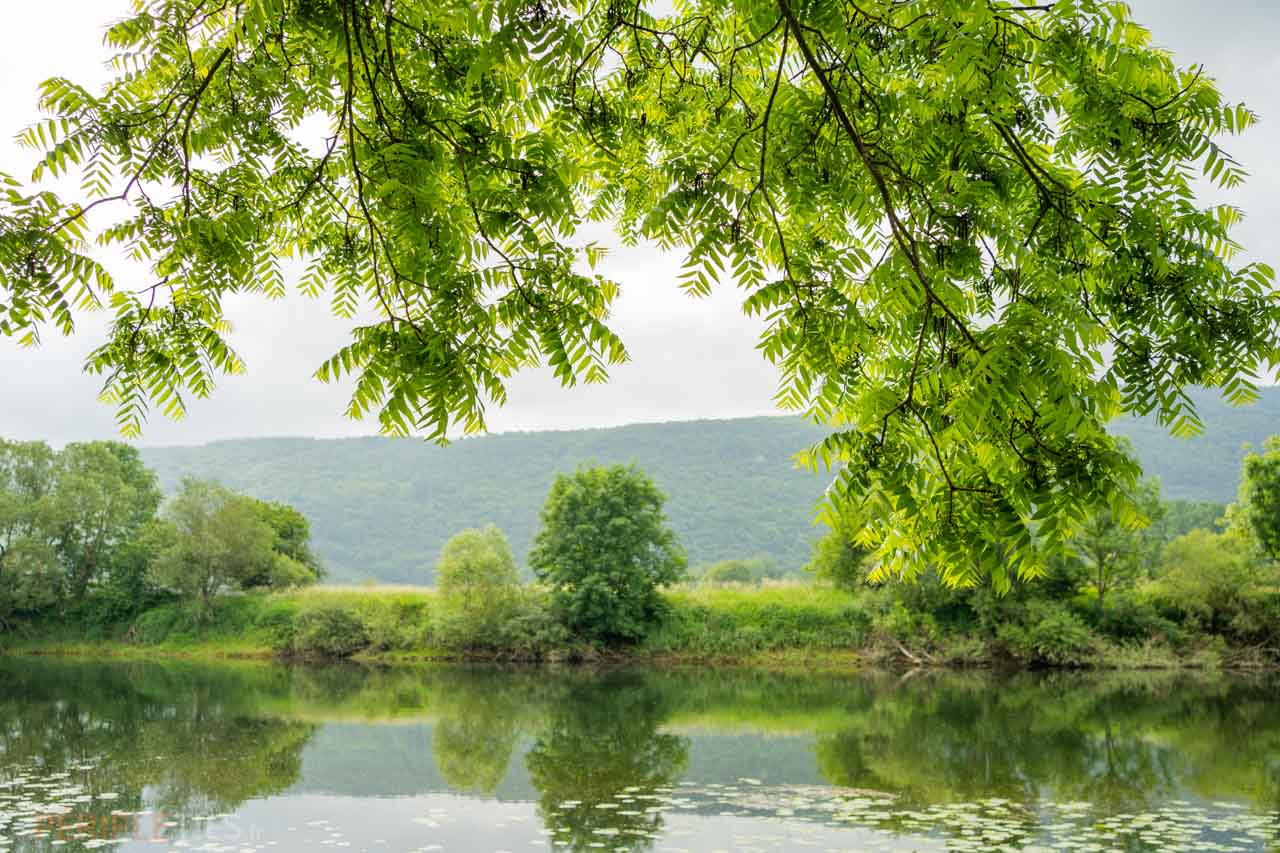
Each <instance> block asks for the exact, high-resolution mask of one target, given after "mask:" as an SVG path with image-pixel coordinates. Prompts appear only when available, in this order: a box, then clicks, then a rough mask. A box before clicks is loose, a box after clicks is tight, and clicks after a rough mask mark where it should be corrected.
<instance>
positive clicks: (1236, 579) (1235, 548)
mask: <svg viewBox="0 0 1280 853" xmlns="http://www.w3.org/2000/svg"><path fill="white" fill-rule="evenodd" d="M1161 570H1162V573H1163V574H1162V576H1161V578H1160V580H1159V581H1158V582H1157V583H1156V584H1154V585H1153V587H1152V594H1153V596H1154V597H1155V598H1156V600H1157V603H1158V604H1159V605H1160V606H1161V607H1162V608H1164V609H1165V611H1166V612H1169V613H1170V614H1171V615H1174V616H1177V617H1179V618H1181V619H1184V620H1189V621H1192V622H1193V623H1196V622H1198V623H1200V624H1202V625H1203V626H1204V627H1205V628H1206V629H1207V630H1208V631H1210V632H1211V633H1222V632H1224V631H1228V630H1229V629H1230V626H1231V625H1232V623H1233V622H1235V621H1236V620H1238V619H1241V618H1243V617H1245V616H1246V610H1247V606H1248V600H1249V598H1250V597H1251V596H1252V595H1253V594H1255V592H1256V591H1257V590H1258V589H1259V587H1260V586H1261V583H1262V580H1263V577H1262V576H1263V571H1262V566H1260V565H1259V563H1258V562H1257V560H1256V559H1255V558H1254V555H1253V554H1252V553H1250V549H1249V543H1248V541H1247V540H1246V539H1245V538H1244V537H1242V536H1240V535H1238V534H1237V533H1234V532H1227V533H1211V532H1209V531H1207V530H1193V531H1191V532H1190V533H1188V534H1186V535H1185V536H1179V537H1178V538H1177V539H1175V540H1173V541H1172V542H1170V543H1169V544H1168V546H1167V547H1166V548H1165V551H1164V556H1163V558H1162V559H1161Z"/></svg>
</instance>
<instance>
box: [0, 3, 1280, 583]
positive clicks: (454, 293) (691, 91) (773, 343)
mask: <svg viewBox="0 0 1280 853" xmlns="http://www.w3.org/2000/svg"><path fill="white" fill-rule="evenodd" d="M666 9H667V6H666V4H658V3H643V2H638V0H611V1H610V2H588V1H587V0H581V2H579V0H565V1H564V2H556V0H478V2H472V0H466V2H459V0H443V2H437V1H436V0H430V2H428V0H386V2H383V0H379V1H378V2H372V0H241V2H234V3H232V2H225V0H136V3H135V13H134V14H133V15H132V16H131V17H129V18H127V19H125V20H123V21H121V22H119V23H117V24H115V25H114V26H112V27H111V29H110V30H109V31H108V37H107V41H108V44H109V45H110V46H111V48H112V49H114V50H115V51H116V56H115V65H116V69H117V72H118V76H117V78H116V79H115V80H114V81H113V82H112V83H111V84H110V85H108V86H107V88H106V89H105V90H104V91H102V92H97V93H95V92H90V91H88V90H87V89H85V88H83V87H81V86H78V85H76V84H75V83H74V82H72V81H69V80H65V79H61V78H56V79H53V80H50V81H48V82H47V83H46V84H45V85H44V87H43V91H42V106H43V108H44V110H45V111H46V113H47V114H48V118H47V119H46V120H44V121H41V122H40V123H38V124H36V125H33V126H32V127H31V129H30V130H29V131H28V132H27V133H26V134H25V136H24V139H25V141H26V142H27V143H28V144H29V145H31V146H32V147H33V148H36V149H37V150H38V151H39V152H41V155H42V159H41V160H40V163H39V165H38V166H37V167H36V174H35V176H34V177H35V178H36V179H39V178H41V177H42V176H44V175H62V174H63V173H66V172H76V173H77V174H78V175H79V176H80V177H81V179H82V187H83V198H81V199H78V200H75V201H65V200H63V199H61V198H59V197H57V196H55V195H54V194H52V193H50V192H48V191H45V190H43V189H40V188H38V187H37V188H33V189H28V188H25V187H23V186H22V185H21V184H19V183H18V182H16V181H12V180H10V181H9V184H10V186H9V189H8V190H7V191H6V194H5V195H4V197H3V201H0V331H3V332H4V333H6V334H9V335H16V336H19V337H21V338H22V339H24V340H27V341H35V340H37V339H38V337H39V334H40V333H41V331H42V329H44V328H45V327H47V326H50V325H52V326H53V327H55V328H58V329H60V330H62V331H64V332H66V331H70V330H71V328H72V327H73V323H74V314H75V312H76V310H77V309H78V308H84V307H88V306H91V305H94V304H100V303H105V304H108V305H110V307H111V309H112V310H113V311H114V312H115V323H114V326H113V329H112V332H111V334H110V336H109V338H108V339H107V340H106V341H105V342H104V343H103V344H102V346H101V347H99V348H98V349H97V350H95V351H94V353H93V354H92V355H91V356H90V358H89V361H88V365H87V366H88V369H90V370H91V371H94V372H97V373H99V374H102V375H103V376H104V377H105V382H106V386H105V390H106V395H107V396H108V398H109V399H110V400H112V401H114V402H115V403H116V405H117V406H118V407H119V421H120V424H121V426H122V428H123V429H124V430H125V432H126V433H136V432H137V431H138V430H139V429H140V428H141V425H142V423H143V420H144V418H145V415H146V412H147V410H148V406H149V405H151V404H155V405H158V406H159V407H160V408H161V409H162V410H164V411H165V412H168V413H171V414H180V413H181V412H182V411H183V410H184V407H185V402H184V395H186V394H194V395H196V396H203V395H207V394H208V393H210V392H211V390H212V388H213V384H214V381H215V378H216V376H217V374H219V373H220V372H221V373H227V372H237V371H239V370H241V369H242V366H243V365H242V363H241V360H240V358H239V356H238V355H237V354H236V353H235V352H234V350H233V349H232V348H231V347H230V346H229V344H228V342H227V339H226V333H227V326H226V323H225V320H224V317H223V310H222V305H223V300H224V298H225V297H226V296H228V295H229V294H232V293H243V292H254V293H259V294H262V295H263V296H265V297H268V298H278V297H280V296H282V295H283V294H284V293H285V291H286V290H287V287H286V284H285V280H286V274H285V268H284V266H283V261H284V260H285V259H289V258H294V259H298V260H300V261H301V262H303V263H305V266H306V272H305V274H304V275H303V276H302V277H301V281H300V282H299V284H298V287H299V289H300V290H301V291H302V292H303V293H306V294H309V295H312V296H320V295H322V294H323V295H326V296H327V298H328V299H330V300H331V302H332V305H333V309H334V311H335V312H336V313H337V314H339V315H340V316H343V317H349V318H353V328H352V338H351V340H350V341H349V342H348V343H347V344H346V345H344V346H342V348H341V349H339V350H338V352H337V353H336V354H335V355H334V356H333V357H332V359H330V360H328V361H326V362H325V363H324V364H323V365H322V366H321V367H320V368H319V370H318V371H317V375H318V376H319V378H321V379H322V380H333V379H335V378H337V377H340V376H348V375H350V376H353V377H354V378H355V384H354V388H355V390H354V394H353V396H352V399H351V402H350V406H349V409H348V411H349V413H350V414H351V415H353V416H363V415H366V414H371V413H376V415H377V417H378V419H379V421H380V423H381V425H382V427H383V428H384V429H385V430H387V431H388V432H392V433H407V432H411V431H423V432H425V433H427V434H428V435H430V436H434V437H436V438H443V437H444V436H445V435H446V434H447V432H448V431H449V430H450V429H452V428H454V427H461V428H462V429H465V430H468V431H475V430H480V429H483V426H484V409H485V406H486V404H489V403H499V404H500V403H502V402H503V400H504V399H505V394H506V392H505V383H506V382H507V380H508V379H509V378H510V376H511V375H512V374H513V373H514V372H516V371H517V370H519V369H521V368H524V367H527V366H530V365H532V364H536V363H540V362H541V363H546V364H549V365H550V366H551V367H552V368H553V370H554V372H555V374H556V375H557V376H558V377H559V378H560V380H561V381H562V382H564V383H566V384H571V383H573V382H577V381H588V382H595V381H603V380H604V379H605V378H606V372H607V368H608V367H609V366H610V365H614V364H617V363H620V362H622V361H624V360H625V359H626V358H627V353H626V349H625V347H624V345H623V343H622V341H621V340H620V339H619V338H618V337H617V336H616V335H615V334H614V332H613V331H611V329H610V328H609V326H608V325H607V320H608V311H609V307H610V305H611V303H612V302H613V300H614V298H615V296H616V294H617V291H618V285H617V283H616V282H613V281H610V280H608V279H606V278H605V277H603V276H602V275H600V274H598V273H595V272H594V271H593V269H594V266H595V263H596V262H597V261H598V259H599V256H600V253H601V252H602V249H601V247H600V246H598V245H596V244H594V243H592V242H589V241H588V240H587V239H586V235H587V233H588V232H589V230H590V229H591V226H592V225H593V224H595V223H603V224H607V225H609V226H611V227H612V228H613V229H614V231H615V232H616V233H617V234H618V235H619V236H620V237H621V239H622V240H624V241H628V242H638V241H650V242H653V243H656V244H657V245H660V246H664V247H674V248H678V249H681V250H683V251H684V252H685V253H686V255H687V264H686V270H685V275H684V277H683V279H682V281H683V284H684V286H685V287H686V288H687V289H688V290H689V291H690V292H691V293H693V294H702V293H706V292H707V291H708V290H709V289H710V288H711V287H713V286H714V285H715V284H716V283H717V282H718V281H722V280H723V281H729V280H731V281H734V282H736V283H737V285H738V286H739V287H741V288H742V290H743V292H744V302H743V306H744V309H745V310H746V311H747V312H749V313H751V314H755V315H760V316H762V317H764V318H765V321H766V329H765V331H764V333H763V339H762V341H761V349H762V351H763V352H764V354H765V355H766V356H767V357H768V358H770V359H771V360H772V361H773V362H774V363H776V364H777V366H778V367H779V370H780V376H781V379H780V387H779V392H778V399H779V402H780V403H781V404H782V405H783V406H785V407H787V408H791V409H795V410H800V411H803V412H805V413H807V414H808V415H809V416H811V417H813V418H814V419H816V420H819V421H822V422H824V423H827V424H830V425H831V426H833V427H835V428H836V429H835V431H834V433H833V434H832V435H831V436H830V438H828V439H827V440H826V441H824V442H823V443H822V444H821V445H820V446H818V447H815V448H814V449H813V450H814V452H813V453H812V454H811V455H810V459H811V461H813V462H815V463H825V464H828V465H833V466H835V467H836V468H838V470H839V471H840V475H839V479H838V484H837V487H836V488H834V489H832V490H831V495H832V497H833V499H834V500H835V502H836V503H846V504H849V505H852V506H857V507H859V508H860V511H861V512H862V515H863V518H862V522H863V526H864V534H863V540H864V541H863V543H862V544H864V545H865V546H866V547H868V548H871V549H872V550H874V551H875V559H876V561H877V563H878V565H880V566H881V567H882V570H883V572H885V573H896V572H903V573H908V574H911V573H917V572H919V571H921V570H923V569H924V568H925V567H927V566H930V565H938V566H941V567H942V570H943V573H944V577H945V578H946V579H947V580H948V581H950V582H952V583H969V582H974V581H976V580H977V579H979V578H981V577H983V576H987V575H989V576H991V577H992V578H993V579H994V580H995V581H996V582H997V583H998V584H1000V585H1007V583H1008V582H1009V579H1010V577H1011V574H1019V575H1028V574H1035V573H1037V572H1038V571H1039V570H1040V567H1041V566H1042V565H1043V562H1042V558H1043V555H1044V553H1045V552H1046V551H1048V552H1053V551H1061V550H1064V549H1065V548H1066V547H1067V542H1068V541H1069V539H1070V537H1071V535H1072V533H1073V532H1074V530H1075V528H1076V527H1077V526H1078V525H1079V524H1080V523H1081V522H1082V521H1083V519H1084V518H1085V516H1086V514H1087V512H1088V511H1089V510H1090V509H1092V508H1097V507H1104V506H1105V507H1108V508H1110V509H1113V510H1114V511H1116V512H1117V513H1119V514H1126V513H1133V512H1136V510H1135V508H1134V507H1133V506H1132V498H1131V495H1132V494H1133V492H1134V490H1135V488H1136V483H1137V479H1138V476H1139V471H1138V469H1137V466H1136V465H1135V464H1134V463H1133V462H1132V461H1131V460H1130V459H1129V458H1128V457H1127V456H1125V454H1124V453H1122V452H1121V451H1120V450H1119V449H1118V448H1117V447H1115V445H1114V443H1113V442H1112V440H1111V439H1110V438H1109V437H1108V435H1107V434H1106V432H1105V430H1104V425H1105V424H1106V423H1107V422H1108V421H1109V420H1110V419H1112V418H1113V417H1115V416H1117V415H1119V414H1121V413H1124V412H1131V413H1139V414H1145V413H1152V412H1154V413H1155V414H1156V415H1157V416H1158V418H1159V420H1160V421H1161V422H1162V423H1163V424H1164V425H1166V426H1168V427H1169V428H1171V429H1172V430H1173V431H1174V432H1176V433H1191V432H1194V431H1196V430H1197V429H1198V428H1199V420H1198V416H1197V414H1196V411H1195V407H1194V406H1193V405H1192V404H1191V402H1190V398H1189V397H1188V396H1187V394H1186V393H1185V389H1186V388H1187V387H1188V386H1191V385H1196V384H1201V385H1208V386H1213V387H1219V388H1221V389H1222V390H1223V392H1224V393H1225V394H1226V395H1227V396H1228V397H1229V398H1230V399H1232V400H1233V401H1235V402H1244V401H1248V400H1250V399H1251V398H1253V397H1254V396H1255V395H1256V390H1255V388H1254V385H1253V380H1254V378H1255V377H1256V376H1257V375H1258V374H1259V373H1260V372H1261V371H1263V370H1266V369H1273V368H1274V367H1275V366H1276V363H1277V360H1278V357H1277V356H1278V352H1280V348H1278V345H1277V328H1278V326H1280V322H1278V321H1280V302H1277V301H1276V300H1275V299H1274V298H1273V296H1274V294H1273V281H1274V274H1273V272H1272V270H1271V269H1270V268H1269V267H1267V266H1266V265H1264V264H1260V263H1253V264H1251V263H1243V262H1241V261H1240V260H1239V259H1238V258H1237V248H1238V247H1237V246H1236V244H1235V243H1234V242H1233V240H1232V238H1231V229H1232V226H1233V225H1234V224H1235V223H1236V222H1237V221H1238V219H1239V218H1240V213H1239V211H1238V210H1236V209H1235V208H1233V207H1231V206H1229V205H1205V204H1202V203H1201V202H1199V201H1197V199H1196V197H1195V194H1194V192H1193V185H1194V183H1195V182H1196V180H1197V179H1198V178H1199V177H1200V176H1201V175H1207V177H1208V178H1209V179H1210V180H1211V181H1212V182H1214V183H1216V184H1217V185H1219V186H1220V187H1223V188H1226V189H1230V188H1233V187H1235V186H1236V185H1238V184H1239V183H1240V182H1241V180H1242V179H1243V174H1244V173H1243V170H1242V168H1241V166H1240V165H1239V164H1238V163H1237V162H1236V161H1235V160H1233V159H1232V158H1231V156H1230V155H1229V153H1227V152H1226V151H1225V150H1223V148H1221V147H1220V140H1221V138H1222V137H1223V136H1224V135H1227V134H1231V133H1235V132H1238V131H1240V130H1243V129H1244V128H1247V127H1248V126H1250V125H1251V124H1252V123H1253V121H1254V116H1253V114H1252V113H1251V112H1250V111H1249V110H1248V109H1246V108H1245V107H1243V106H1241V105H1238V104H1234V103H1229V102H1228V101H1226V99H1225V98H1224V97H1223V96H1222V94H1221V93H1220V92H1219V91H1218V89H1217V88H1216V86H1215V84H1214V82H1213V79H1212V77H1211V76H1210V74H1209V73H1208V72H1207V71H1206V70H1205V69H1203V68H1199V67H1189V68H1182V67H1179V66H1178V65H1177V64H1175V62H1174V60H1173V59H1172V57H1171V56H1170V55H1169V54H1168V53H1167V52H1165V51H1162V50H1159V49H1156V48H1155V47H1153V46H1152V45H1151V44H1150V39H1149V36H1148V34H1147V32H1146V30H1144V29H1143V28H1142V27H1140V26H1139V25H1137V24H1136V23H1135V22H1134V21H1132V20H1131V19H1130V18H1129V16H1128V12H1127V9H1126V7H1125V6H1124V5H1123V4H1122V3H1116V2H1100V0H1056V2H1050V3H1043V4H1035V5H1031V4H1025V5H1024V4H1022V3H1016V2H1010V0H979V2H974V0H914V1H913V2H906V0H866V2H862V3H858V4H854V3H829V2H820V0H692V2H688V3H682V4H678V5H677V7H676V9H675V11H670V12H668V11H664V10H666ZM316 128H322V129H320V130H316ZM91 209H92V210H93V211H94V217H95V221H96V219H97V214H98V213H99V212H101V213H103V214H104V215H106V216H108V217H109V218H108V220H107V221H106V222H105V223H104V224H100V225H99V226H98V227H97V228H96V229H95V230H94V231H92V232H91V230H90V228H89V222H88V214H89V211H90V210H91ZM108 211H110V212H108ZM94 233H96V237H97V240H98V241H99V242H101V243H105V244H108V245H110V244H116V245H122V246H124V247H126V248H127V249H128V250H129V252H130V253H131V254H132V255H133V256H134V257H135V258H137V259H139V260H141V261H144V262H146V263H148V264H149V265H150V270H151V279H150V281H148V282H147V283H146V285H145V286H144V287H143V288H142V289H141V291H140V292H137V291H135V289H134V288H133V287H130V288H127V289H126V288H117V287H115V285H114V282H113V280H112V278H111V276H110V274H109V272H108V271H107V270H106V269H105V268H104V267H103V266H102V265H101V263H100V262H99V260H97V259H96V257H95V252H93V251H91V250H90V248H89V247H90V245H91V241H92V239H93V235H94ZM357 315H359V316H360V317H361V318H362V319H361V320H360V322H359V323H356V321H355V319H354V318H355V317H356V316H357ZM366 315H367V316H369V317H371V319H368V320H365V319H364V318H365V317H366ZM833 511H839V510H833Z"/></svg>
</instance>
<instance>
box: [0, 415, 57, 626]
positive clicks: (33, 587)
mask: <svg viewBox="0 0 1280 853" xmlns="http://www.w3.org/2000/svg"><path fill="white" fill-rule="evenodd" d="M55 460H56V457H55V454H54V452H53V451H52V450H51V449H50V448H49V446H48V445H47V444H44V443H43V442H34V441H33V442H15V441H5V440H3V439H0V627H3V626H4V624H5V623H6V622H8V621H10V620H11V619H12V617H13V616H14V615H15V614H18V613H23V612H29V611H33V610H39V609H41V608H43V607H46V606H48V605H49V604H52V603H53V601H54V600H55V597H56V591H57V590H58V588H59V581H60V567H59V564H58V555H57V551H56V549H55V542H56V527H57V525H56V523H55V522H56V515H55V513H54V510H53V504H52V495H53V490H54V488H55V485H56V476H55Z"/></svg>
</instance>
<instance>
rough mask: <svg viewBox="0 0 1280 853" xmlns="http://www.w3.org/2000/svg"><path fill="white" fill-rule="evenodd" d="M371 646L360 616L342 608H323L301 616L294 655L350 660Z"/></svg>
mask: <svg viewBox="0 0 1280 853" xmlns="http://www.w3.org/2000/svg"><path fill="white" fill-rule="evenodd" d="M367 645H369V633H368V631H367V629H366V628H365V625H364V622H363V621H361V619H360V616H359V615H358V614H356V613H353V612H352V611H351V610H348V609H347V608H345V607H342V606H340V605H333V604H322V605H319V606H316V607H311V608H308V609H306V610H303V611H302V612H300V613H299V614H298V618H297V623H296V625H295V627H294V630H293V636H292V643H291V645H290V651H292V652H294V653H296V654H300V655H316V656H321V657H329V658H346V657H351V656H352V655H353V654H355V653H356V652H358V651H360V650H361V649H363V648H364V647H365V646H367Z"/></svg>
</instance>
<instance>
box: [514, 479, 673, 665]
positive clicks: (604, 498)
mask: <svg viewBox="0 0 1280 853" xmlns="http://www.w3.org/2000/svg"><path fill="white" fill-rule="evenodd" d="M665 501H666V496H665V495H663V493H662V492H661V491H660V490H659V489H658V487H657V486H656V485H655V484H654V482H653V480H651V479H649V477H648V476H647V475H645V473H644V472H643V471H641V470H640V469H639V468H637V467H636V466H635V465H612V466H609V467H586V466H584V467H582V468H579V469H578V470H577V471H575V472H574V473H573V474H569V475H566V474H560V475H557V476H556V479H555V482H553V483H552V484H551V491H550V492H549V493H548V495H547V502H546V504H544V505H543V507H542V513H541V519H542V529H541V530H540V531H539V532H538V535H537V537H536V538H535V539H534V542H533V549H532V551H530V553H529V565H530V566H531V567H532V568H533V570H534V572H535V573H536V574H537V576H538V578H539V580H542V581H543V582H545V583H547V584H549V585H550V586H551V587H552V588H553V589H554V590H555V595H556V602H557V606H558V607H559V608H560V610H561V612H562V613H563V615H564V619H565V622H566V624H567V625H568V627H569V628H570V629H571V630H573V631H575V632H577V633H579V634H581V635H582V636H584V637H587V638H589V639H592V640H597V641H601V642H606V643H611V642H627V641H634V640H638V639H640V638H641V637H643V636H644V634H645V631H646V630H647V629H648V627H649V625H650V624H652V623H653V621H654V620H655V619H656V618H657V616H658V615H659V613H660V611H661V609H662V599H661V596H660V595H659V594H658V587H660V586H662V585H664V584H669V583H674V582H675V581H677V580H679V579H680V578H681V577H682V576H683V574H684V569H685V563H686V559H685V554H684V550H683V549H682V548H681V547H680V545H679V543H678V542H677V541H676V536H675V534H674V533H673V532H672V531H671V528H669V527H668V526H667V518H666V515H665V514H664V513H663V511H662V507H663V504H664V502H665Z"/></svg>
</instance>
